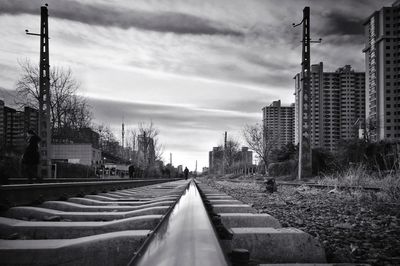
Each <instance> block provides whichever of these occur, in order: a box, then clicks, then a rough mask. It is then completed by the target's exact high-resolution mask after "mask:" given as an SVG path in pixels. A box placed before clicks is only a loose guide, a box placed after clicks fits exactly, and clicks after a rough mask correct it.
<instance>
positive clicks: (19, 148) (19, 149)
mask: <svg viewBox="0 0 400 266" xmlns="http://www.w3.org/2000/svg"><path fill="white" fill-rule="evenodd" d="M38 119H39V116H38V112H37V110H36V109H33V108H31V107H25V108H24V109H23V111H18V110H16V109H14V108H11V107H8V106H5V105H4V102H3V101H0V141H1V144H0V151H1V152H2V153H3V154H5V153H16V154H22V153H23V152H24V150H25V147H26V145H27V143H26V133H27V132H28V130H29V129H32V130H33V131H35V132H38Z"/></svg>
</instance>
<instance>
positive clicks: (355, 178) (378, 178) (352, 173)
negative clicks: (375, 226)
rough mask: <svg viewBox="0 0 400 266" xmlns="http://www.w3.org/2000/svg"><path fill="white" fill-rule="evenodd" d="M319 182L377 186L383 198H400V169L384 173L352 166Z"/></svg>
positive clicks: (337, 184)
mask: <svg viewBox="0 0 400 266" xmlns="http://www.w3.org/2000/svg"><path fill="white" fill-rule="evenodd" d="M318 183H319V184H323V185H333V186H344V187H356V188H360V189H362V188H364V187H375V188H380V189H381V193H382V195H381V196H382V197H380V198H382V199H384V200H388V201H398V200H400V171H393V172H390V173H387V174H386V175H383V174H382V173H371V172H368V171H367V169H366V167H365V166H364V165H357V166H352V167H350V168H348V169H345V170H343V171H339V172H336V173H334V174H331V175H325V176H323V177H321V178H320V179H319V180H318Z"/></svg>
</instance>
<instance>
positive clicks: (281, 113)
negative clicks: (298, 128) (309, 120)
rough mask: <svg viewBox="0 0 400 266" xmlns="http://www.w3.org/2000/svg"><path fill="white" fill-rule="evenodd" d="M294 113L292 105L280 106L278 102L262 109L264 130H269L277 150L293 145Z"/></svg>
mask: <svg viewBox="0 0 400 266" xmlns="http://www.w3.org/2000/svg"><path fill="white" fill-rule="evenodd" d="M294 111H295V106H294V104H292V105H291V106H282V105H281V101H280V100H278V101H274V102H272V104H271V105H269V106H266V107H264V108H263V109H262V112H263V126H264V129H268V130H269V133H270V134H271V137H272V139H273V140H274V141H275V142H276V147H275V148H277V149H279V148H280V147H282V146H284V145H286V144H288V143H294V122H295V117H294Z"/></svg>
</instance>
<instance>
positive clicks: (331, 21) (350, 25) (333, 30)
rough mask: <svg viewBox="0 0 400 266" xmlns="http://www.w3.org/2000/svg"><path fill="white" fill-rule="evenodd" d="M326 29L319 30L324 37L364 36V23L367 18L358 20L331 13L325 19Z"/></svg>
mask: <svg viewBox="0 0 400 266" xmlns="http://www.w3.org/2000/svg"><path fill="white" fill-rule="evenodd" d="M323 19H324V27H321V28H320V30H319V33H320V34H323V35H363V34H364V27H363V21H364V20H365V18H357V17H354V16H349V15H345V14H342V13H338V12H330V13H328V14H326V15H325V16H324V17H323Z"/></svg>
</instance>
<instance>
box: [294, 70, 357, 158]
mask: <svg viewBox="0 0 400 266" xmlns="http://www.w3.org/2000/svg"><path fill="white" fill-rule="evenodd" d="M300 75H301V74H300V73H299V74H297V75H296V76H295V98H296V104H295V106H296V107H295V110H296V115H295V143H296V144H297V143H298V141H299V137H298V136H299V121H298V120H299V117H301V115H300V112H301V103H300V101H299V97H298V95H299V90H301V87H302V84H301V77H300ZM310 92H311V99H310V104H311V145H312V147H313V148H316V147H321V148H325V149H328V150H330V151H334V150H335V149H336V147H337V144H338V141H339V140H340V139H353V138H358V137H359V127H360V124H361V123H362V121H363V119H364V115H365V73H364V72H355V71H354V70H353V69H352V68H351V66H349V65H347V66H345V67H342V68H339V69H337V70H336V71H335V72H324V70H323V63H322V62H321V63H319V64H316V65H312V66H311V75H310Z"/></svg>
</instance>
